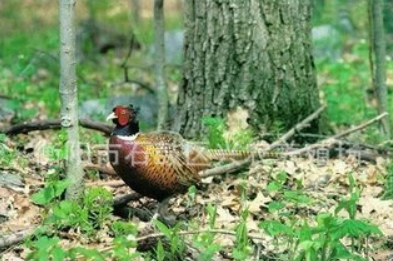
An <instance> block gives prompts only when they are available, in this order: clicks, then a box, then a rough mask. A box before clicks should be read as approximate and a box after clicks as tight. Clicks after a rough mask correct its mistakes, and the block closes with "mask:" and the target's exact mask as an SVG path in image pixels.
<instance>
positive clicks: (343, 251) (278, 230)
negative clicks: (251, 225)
mask: <svg viewBox="0 0 393 261" xmlns="http://www.w3.org/2000/svg"><path fill="white" fill-rule="evenodd" d="M349 180H350V195H349V197H348V198H344V199H342V200H341V201H340V202H339V203H338V206H337V207H336V209H335V214H334V215H332V214H330V213H320V214H319V215H317V217H316V218H315V223H316V225H310V224H309V222H307V221H301V222H289V223H288V222H282V221H278V220H266V221H263V222H260V223H259V227H260V228H262V229H263V230H264V231H265V232H266V233H267V234H268V235H269V236H272V237H273V238H274V239H275V242H276V244H279V242H286V244H287V246H288V259H289V260H298V261H303V260H305V261H313V260H321V261H334V260H339V259H350V260H358V261H361V260H363V261H366V260H368V259H365V258H363V257H362V255H361V254H360V253H359V252H360V251H362V250H363V253H367V249H365V248H367V245H365V244H364V242H366V239H367V238H369V237H371V236H381V235H382V232H381V231H380V230H379V228H378V227H377V226H375V225H373V224H370V223H369V222H367V221H363V220H359V219H356V205H357V202H358V200H359V197H360V189H359V188H357V187H356V185H355V181H354V179H353V177H352V176H351V175H350V177H349ZM284 198H286V199H287V200H290V201H295V202H300V203H304V202H308V199H307V198H304V197H303V196H302V197H298V195H296V194H290V195H289V197H288V194H287V196H285V197H284ZM280 209H281V208H280V207H275V208H272V210H273V211H278V210H280ZM341 211H346V212H347V213H348V216H349V218H341V217H339V216H338V215H337V214H338V213H339V212H341ZM343 239H350V242H351V245H350V246H346V245H344V244H343V243H342V242H343Z"/></svg>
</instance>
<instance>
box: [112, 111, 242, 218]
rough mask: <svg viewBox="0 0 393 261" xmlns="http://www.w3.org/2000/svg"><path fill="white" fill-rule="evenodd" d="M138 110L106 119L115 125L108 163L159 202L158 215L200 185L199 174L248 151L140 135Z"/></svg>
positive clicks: (175, 137) (171, 136) (174, 136)
mask: <svg viewBox="0 0 393 261" xmlns="http://www.w3.org/2000/svg"><path fill="white" fill-rule="evenodd" d="M137 114H138V111H137V110H136V109H134V108H133V107H132V105H130V106H129V107H125V106H116V107H115V108H114V109H113V112H112V113H111V114H110V115H109V116H108V117H107V120H112V121H113V123H114V124H115V125H116V126H115V128H114V130H113V132H112V135H111V137H110V139H109V161H110V163H111V165H112V167H113V169H114V170H115V172H116V173H117V174H118V175H119V176H120V177H121V179H122V180H123V181H124V182H125V183H126V184H127V185H128V186H129V187H130V188H131V189H133V190H134V191H136V192H138V193H139V194H141V195H143V196H147V197H149V198H153V199H156V200H158V201H159V202H160V203H161V204H159V208H158V214H159V215H162V214H163V213H162V211H163V210H164V207H165V205H166V203H167V202H168V200H169V199H170V198H171V197H172V196H173V195H176V194H183V193H185V192H187V190H188V188H189V187H190V186H191V185H197V184H199V183H200V180H201V178H200V176H199V175H198V172H199V171H201V170H204V169H207V168H209V167H211V166H212V162H213V161H215V160H221V159H235V160H236V159H244V158H246V157H248V156H250V153H249V152H247V151H226V150H207V149H204V148H202V147H200V146H196V145H193V144H191V143H190V142H187V141H185V140H184V139H183V138H182V137H181V136H180V135H179V134H176V133H171V132H159V133H154V132H153V133H140V132H139V122H138V118H137Z"/></svg>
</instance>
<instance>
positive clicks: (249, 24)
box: [173, 0, 319, 137]
mask: <svg viewBox="0 0 393 261" xmlns="http://www.w3.org/2000/svg"><path fill="white" fill-rule="evenodd" d="M310 19H311V0H228V1H221V0H189V1H185V2H184V21H185V50H184V65H183V80H182V83H181V85H180V88H179V96H178V111H177V117H176V120H175V123H174V126H173V128H174V130H176V131H179V132H180V133H182V134H183V135H185V136H186V137H194V136H197V135H198V134H200V133H201V131H202V130H203V127H202V125H201V118H203V117H211V116H216V117H225V116H226V115H227V114H228V113H229V112H231V111H233V110H236V109H237V108H238V107H240V108H242V109H245V110H247V111H248V115H249V116H248V122H249V124H250V125H251V126H252V127H253V128H254V129H255V130H257V131H260V130H266V129H271V128H272V127H273V126H281V128H283V129H288V128H290V127H292V126H293V125H294V124H296V123H297V122H298V121H299V120H301V119H303V118H305V117H306V116H307V115H309V114H311V113H312V112H313V111H314V110H316V109H317V108H318V107H319V99H318V89H317V84H316V75H315V67H314V61H313V57H312V46H311V26H310ZM311 129H313V130H316V129H318V124H317V122H314V123H313V124H312V127H311Z"/></svg>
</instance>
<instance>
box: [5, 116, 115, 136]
mask: <svg viewBox="0 0 393 261" xmlns="http://www.w3.org/2000/svg"><path fill="white" fill-rule="evenodd" d="M79 124H80V125H81V126H82V127H84V128H86V129H92V130H96V131H99V132H102V133H104V134H106V135H110V134H111V132H112V130H113V127H112V126H110V125H107V124H104V123H101V122H96V121H92V120H89V119H80V120H79ZM50 129H52V130H58V129H61V120H57V119H55V120H43V121H34V122H24V123H20V124H16V125H13V126H11V127H10V128H9V129H7V130H3V131H1V133H4V134H6V135H17V134H21V133H23V134H26V133H28V132H31V131H37V130H50Z"/></svg>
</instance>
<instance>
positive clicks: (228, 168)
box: [199, 106, 325, 178]
mask: <svg viewBox="0 0 393 261" xmlns="http://www.w3.org/2000/svg"><path fill="white" fill-rule="evenodd" d="M324 109H325V106H322V107H320V108H319V109H318V110H316V111H315V112H314V113H312V114H311V115H310V116H308V117H307V118H305V119H304V120H302V121H301V122H300V123H298V124H296V126H295V127H293V128H292V129H290V130H289V131H288V132H287V133H285V134H284V135H283V136H281V137H280V138H279V139H278V140H277V141H275V142H273V143H272V144H271V145H269V146H268V147H267V148H265V149H263V150H262V151H261V155H262V156H263V152H267V151H269V150H271V149H274V148H276V147H278V146H280V145H281V144H282V143H284V142H286V141H287V140H288V139H289V138H290V137H292V136H293V135H294V134H295V133H296V132H297V131H300V130H301V129H303V128H305V127H306V126H307V125H308V123H310V122H311V121H313V120H314V119H316V118H317V117H318V116H319V114H320V113H321V112H322V111H323V110H324ZM252 160H253V158H252V157H250V158H247V159H245V160H241V161H236V162H233V163H230V164H226V165H223V166H219V167H216V168H212V169H208V170H205V171H202V172H200V173H199V174H200V176H201V177H202V178H207V177H211V176H215V175H222V174H224V173H230V172H234V171H237V170H239V169H241V168H244V167H247V166H248V165H250V164H251V163H252Z"/></svg>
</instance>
